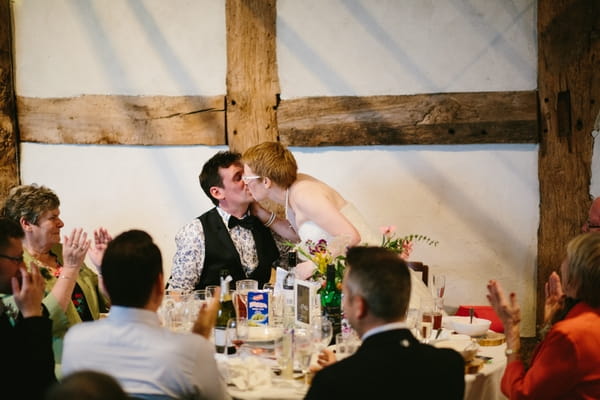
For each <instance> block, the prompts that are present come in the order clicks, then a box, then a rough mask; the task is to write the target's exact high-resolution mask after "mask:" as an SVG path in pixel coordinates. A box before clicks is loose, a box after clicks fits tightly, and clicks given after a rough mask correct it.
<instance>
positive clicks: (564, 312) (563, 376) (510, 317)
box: [487, 233, 600, 399]
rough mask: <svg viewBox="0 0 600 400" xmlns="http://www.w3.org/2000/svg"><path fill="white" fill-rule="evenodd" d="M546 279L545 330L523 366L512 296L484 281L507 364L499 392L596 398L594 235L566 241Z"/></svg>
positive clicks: (599, 314) (599, 320)
mask: <svg viewBox="0 0 600 400" xmlns="http://www.w3.org/2000/svg"><path fill="white" fill-rule="evenodd" d="M560 272H561V275H562V282H563V283H561V278H559V277H558V275H557V274H556V272H553V273H552V274H551V275H550V279H549V280H548V283H546V288H545V289H546V302H545V305H544V319H545V321H546V322H547V323H548V325H549V326H548V331H547V333H546V335H545V337H544V339H543V340H542V341H541V343H540V344H539V345H538V347H537V348H536V349H535V351H534V354H533V356H532V360H531V364H530V366H529V369H527V370H526V369H525V366H524V365H523V362H522V361H521V358H520V355H519V350H520V345H521V342H520V329H519V323H520V321H521V312H520V308H519V304H518V302H517V297H516V295H515V294H514V293H511V294H510V295H509V296H508V297H506V296H505V294H504V291H503V290H502V287H501V286H500V284H499V283H498V282H496V281H493V280H492V281H490V282H489V284H488V286H487V287H488V291H489V294H488V296H487V297H488V299H489V301H490V304H491V305H492V307H494V310H495V311H496V313H497V314H498V317H499V318H500V320H501V321H502V323H503V324H504V333H505V335H506V347H507V349H506V355H507V365H506V369H505V370H504V376H503V377H502V383H501V388H502V392H503V393H504V394H505V395H506V396H508V397H509V398H511V399H600V335H599V334H598V331H599V329H598V328H599V327H600V290H598V288H600V234H598V233H585V234H582V235H579V236H577V237H576V238H574V239H572V240H571V241H570V242H569V244H568V245H567V256H566V258H565V260H564V261H563V262H562V264H561V267H560Z"/></svg>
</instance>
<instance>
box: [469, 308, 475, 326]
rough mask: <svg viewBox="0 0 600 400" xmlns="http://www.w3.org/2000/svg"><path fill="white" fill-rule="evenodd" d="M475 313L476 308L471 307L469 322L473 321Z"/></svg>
mask: <svg viewBox="0 0 600 400" xmlns="http://www.w3.org/2000/svg"><path fill="white" fill-rule="evenodd" d="M473 314H475V310H473V307H471V308H469V323H470V324H472V323H473Z"/></svg>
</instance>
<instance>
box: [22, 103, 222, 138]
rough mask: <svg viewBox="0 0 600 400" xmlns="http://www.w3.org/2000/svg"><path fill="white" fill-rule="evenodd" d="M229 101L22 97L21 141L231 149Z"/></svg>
mask: <svg viewBox="0 0 600 400" xmlns="http://www.w3.org/2000/svg"><path fill="white" fill-rule="evenodd" d="M224 102H225V99H224V96H214V97H200V96H180V97H176V96H173V97H171V96H108V95H107V96H104V95H87V96H80V97H70V98H52V99H48V98H34V97H18V98H17V110H18V121H19V129H20V132H21V140H23V141H29V142H41V143H78V144H127V145H192V144H205V145H223V144H225V110H224V106H225V104H224Z"/></svg>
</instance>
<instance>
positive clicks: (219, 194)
mask: <svg viewBox="0 0 600 400" xmlns="http://www.w3.org/2000/svg"><path fill="white" fill-rule="evenodd" d="M208 192H209V193H210V195H211V196H212V197H213V198H214V199H216V200H217V201H220V200H223V198H224V196H223V189H221V188H220V187H218V186H211V187H210V189H209V190H208Z"/></svg>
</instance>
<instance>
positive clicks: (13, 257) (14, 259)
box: [0, 217, 25, 293]
mask: <svg viewBox="0 0 600 400" xmlns="http://www.w3.org/2000/svg"><path fill="white" fill-rule="evenodd" d="M23 236H24V233H23V229H22V228H21V225H19V224H18V223H17V222H15V221H13V220H11V219H9V218H4V217H2V218H0V293H12V286H11V279H12V278H13V277H14V276H17V274H18V271H19V268H21V267H25V264H23V245H22V244H21V240H22V239H23Z"/></svg>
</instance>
